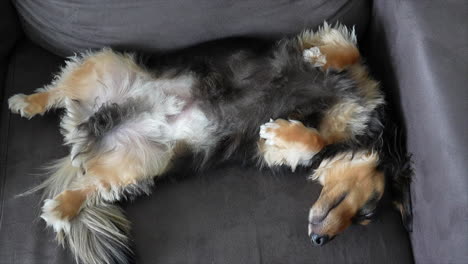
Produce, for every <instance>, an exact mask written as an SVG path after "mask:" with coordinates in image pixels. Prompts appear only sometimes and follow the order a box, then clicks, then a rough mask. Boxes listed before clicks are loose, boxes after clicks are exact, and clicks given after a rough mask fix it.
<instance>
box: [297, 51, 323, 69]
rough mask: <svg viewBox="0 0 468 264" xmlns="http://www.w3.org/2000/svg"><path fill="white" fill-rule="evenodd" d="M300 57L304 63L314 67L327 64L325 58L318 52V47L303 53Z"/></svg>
mask: <svg viewBox="0 0 468 264" xmlns="http://www.w3.org/2000/svg"><path fill="white" fill-rule="evenodd" d="M302 56H303V57H304V60H305V61H308V62H310V63H312V65H314V67H322V66H324V65H325V64H327V57H326V56H325V55H324V54H322V52H320V49H319V48H318V47H312V48H309V49H306V50H304V51H303V53H302Z"/></svg>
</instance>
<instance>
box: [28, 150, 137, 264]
mask: <svg viewBox="0 0 468 264" xmlns="http://www.w3.org/2000/svg"><path fill="white" fill-rule="evenodd" d="M47 170H48V171H49V172H50V174H49V175H50V177H49V178H48V179H47V180H45V181H44V182H43V183H42V184H40V185H38V186H37V187H35V188H33V189H31V190H30V191H28V192H26V193H24V194H22V195H27V194H31V193H33V192H37V191H40V190H42V191H43V198H44V206H43V207H42V210H43V213H42V215H41V217H42V218H43V219H44V220H45V221H46V222H47V224H48V225H49V226H52V227H53V228H54V231H55V232H56V239H57V241H58V242H59V243H60V244H61V245H62V246H65V245H66V246H68V247H69V248H70V250H71V251H72V252H73V254H74V256H75V259H76V262H77V263H79V262H81V263H85V264H110V263H122V264H124V263H131V262H132V258H133V254H132V251H131V249H130V247H129V246H128V244H129V243H128V242H129V239H128V237H127V234H128V233H129V229H130V223H129V221H128V220H127V219H126V217H125V216H124V214H123V212H122V210H121V209H120V208H119V207H118V206H116V205H112V204H109V203H106V202H103V201H102V199H96V198H97V197H92V196H89V197H87V199H86V201H85V202H84V203H83V204H82V205H81V208H80V211H79V214H78V215H76V216H75V217H73V218H72V219H69V220H67V219H62V218H61V216H60V215H57V212H56V211H53V209H54V208H55V207H56V206H57V201H56V200H55V199H54V198H56V197H57V196H58V195H59V194H60V193H62V192H63V191H65V190H73V185H74V182H75V181H76V179H77V177H80V176H82V175H80V168H77V167H74V166H72V162H71V158H70V157H69V156H68V157H65V158H62V159H60V160H57V161H56V162H55V163H54V164H53V165H51V166H49V167H48V168H47Z"/></svg>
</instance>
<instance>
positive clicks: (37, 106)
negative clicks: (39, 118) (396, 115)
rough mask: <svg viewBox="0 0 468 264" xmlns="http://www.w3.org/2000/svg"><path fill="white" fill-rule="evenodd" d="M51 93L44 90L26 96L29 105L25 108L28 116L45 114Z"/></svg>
mask: <svg viewBox="0 0 468 264" xmlns="http://www.w3.org/2000/svg"><path fill="white" fill-rule="evenodd" d="M49 97H50V93H49V92H42V93H35V94H31V95H28V96H26V98H25V101H26V103H28V106H27V107H26V108H25V109H24V111H25V113H26V114H27V115H28V116H34V115H37V114H43V113H44V112H45V111H46V110H47V104H48V102H49Z"/></svg>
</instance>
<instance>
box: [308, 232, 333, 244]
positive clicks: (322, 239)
mask: <svg viewBox="0 0 468 264" xmlns="http://www.w3.org/2000/svg"><path fill="white" fill-rule="evenodd" d="M310 240H311V241H312V244H314V246H323V245H324V244H325V243H327V242H328V240H329V237H328V235H317V234H312V235H311V236H310Z"/></svg>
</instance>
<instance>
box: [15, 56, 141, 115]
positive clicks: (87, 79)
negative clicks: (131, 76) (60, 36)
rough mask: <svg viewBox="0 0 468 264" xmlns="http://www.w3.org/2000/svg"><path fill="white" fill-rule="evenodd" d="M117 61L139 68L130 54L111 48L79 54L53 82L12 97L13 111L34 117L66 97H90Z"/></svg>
mask: <svg viewBox="0 0 468 264" xmlns="http://www.w3.org/2000/svg"><path fill="white" fill-rule="evenodd" d="M114 65H123V66H124V67H125V68H128V69H130V70H138V66H137V65H136V64H135V63H134V61H133V60H132V59H131V57H130V56H127V55H119V54H117V53H114V52H113V51H111V50H109V49H104V50H102V51H99V52H96V53H88V54H82V55H79V56H75V57H72V58H70V59H69V60H68V61H67V62H66V65H65V67H63V68H62V69H61V72H60V73H59V74H58V75H57V76H56V77H55V78H54V80H53V81H52V83H51V84H49V85H46V86H44V87H42V88H39V89H37V90H36V93H34V94H30V95H25V94H16V95H13V96H12V97H10V98H9V100H8V105H9V108H10V110H11V111H12V112H13V113H18V114H20V115H21V116H23V117H26V118H28V119H30V118H32V117H33V116H35V115H38V114H39V115H42V114H44V113H45V112H46V111H48V110H50V109H53V108H63V107H65V99H66V98H68V99H70V100H74V101H80V100H86V99H89V98H88V97H89V96H90V95H92V94H93V90H94V89H96V88H97V87H99V85H100V84H99V81H100V79H101V78H102V77H103V74H104V73H105V72H107V71H109V69H112V68H113V67H114ZM114 68H115V67H114Z"/></svg>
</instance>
